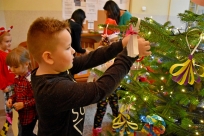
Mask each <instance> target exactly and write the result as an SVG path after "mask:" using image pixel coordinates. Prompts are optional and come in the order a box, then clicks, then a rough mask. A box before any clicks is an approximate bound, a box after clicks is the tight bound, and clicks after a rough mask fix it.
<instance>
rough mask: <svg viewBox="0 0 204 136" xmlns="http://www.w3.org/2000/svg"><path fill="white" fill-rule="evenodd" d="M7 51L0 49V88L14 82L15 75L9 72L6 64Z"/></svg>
mask: <svg viewBox="0 0 204 136" xmlns="http://www.w3.org/2000/svg"><path fill="white" fill-rule="evenodd" d="M7 54H8V53H6V52H3V51H1V50H0V90H4V89H5V88H6V87H7V86H9V85H11V84H13V83H14V78H15V75H14V74H13V73H11V71H10V70H9V68H8V66H7V65H6V56H7Z"/></svg>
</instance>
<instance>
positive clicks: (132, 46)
mask: <svg viewBox="0 0 204 136" xmlns="http://www.w3.org/2000/svg"><path fill="white" fill-rule="evenodd" d="M139 26H140V19H139V18H138V21H137V24H136V26H135V27H134V26H133V25H132V24H131V25H130V27H129V29H128V30H127V31H126V36H127V35H131V36H130V39H129V41H128V44H127V52H128V56H130V57H136V56H137V55H139V51H138V39H137V34H138V32H139Z"/></svg>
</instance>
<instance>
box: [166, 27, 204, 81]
mask: <svg viewBox="0 0 204 136" xmlns="http://www.w3.org/2000/svg"><path fill="white" fill-rule="evenodd" d="M196 30H198V29H192V30H191V31H196ZM191 31H189V32H191ZM189 32H188V33H189ZM188 33H187V34H186V42H187V45H188V48H189V50H190V45H189V43H188V37H187V35H188ZM202 34H203V33H201V34H200V39H199V42H198V43H197V45H196V46H195V48H194V49H193V51H192V52H191V54H190V55H189V57H188V60H187V61H186V62H184V63H182V64H174V65H172V66H171V68H170V70H169V72H170V74H172V75H173V78H172V79H173V80H174V81H175V82H177V83H178V84H179V85H183V84H184V85H186V84H188V83H189V84H190V85H192V84H194V82H195V78H194V73H196V75H197V77H198V78H197V80H196V82H200V80H201V79H200V77H204V72H202V73H201V74H198V73H197V71H196V69H195V66H196V67H199V68H201V69H203V71H204V67H202V66H200V65H197V64H195V62H194V60H193V54H194V52H195V51H196V49H197V48H198V46H199V44H200V42H201V40H202ZM190 51H191V50H190ZM177 67H181V68H180V69H179V70H178V71H177V72H173V71H174V69H175V68H177Z"/></svg>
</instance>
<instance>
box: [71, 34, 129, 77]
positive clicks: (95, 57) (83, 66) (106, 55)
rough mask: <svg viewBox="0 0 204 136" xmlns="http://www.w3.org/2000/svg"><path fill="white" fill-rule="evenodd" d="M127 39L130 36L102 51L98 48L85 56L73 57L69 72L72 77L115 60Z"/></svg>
mask: <svg viewBox="0 0 204 136" xmlns="http://www.w3.org/2000/svg"><path fill="white" fill-rule="evenodd" d="M129 38H130V36H126V37H125V38H123V40H120V41H118V42H114V43H112V44H111V45H109V46H105V47H102V48H103V49H101V48H99V49H96V50H94V51H91V52H90V53H89V54H87V55H83V56H77V57H75V58H74V61H73V67H72V68H71V69H70V70H69V71H70V72H71V73H72V74H73V75H74V74H77V73H79V72H81V71H83V70H87V69H90V68H93V67H96V66H98V65H101V64H103V63H105V62H107V61H109V60H111V59H113V58H115V57H116V55H117V54H118V53H120V52H121V51H122V50H123V48H124V47H125V46H126V45H127V43H128V40H129Z"/></svg>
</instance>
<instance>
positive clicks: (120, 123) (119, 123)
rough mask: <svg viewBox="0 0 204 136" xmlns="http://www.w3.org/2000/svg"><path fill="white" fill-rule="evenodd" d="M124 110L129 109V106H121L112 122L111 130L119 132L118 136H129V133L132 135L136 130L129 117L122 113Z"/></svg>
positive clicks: (136, 126) (136, 127)
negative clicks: (126, 135) (125, 135)
mask: <svg viewBox="0 0 204 136" xmlns="http://www.w3.org/2000/svg"><path fill="white" fill-rule="evenodd" d="M126 109H129V106H127V105H122V107H121V108H120V112H119V114H118V117H116V118H115V119H114V120H113V122H112V123H113V124H112V128H113V129H115V130H116V132H119V133H120V135H124V134H128V135H130V134H131V133H132V134H133V133H134V131H135V130H137V129H138V125H137V124H136V123H133V122H131V121H130V115H129V114H127V113H124V111H126Z"/></svg>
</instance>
